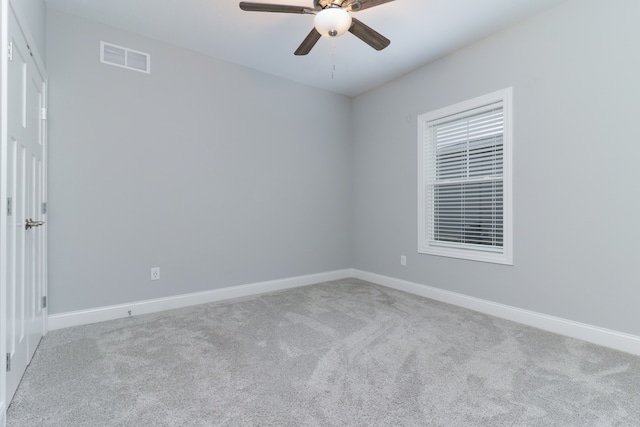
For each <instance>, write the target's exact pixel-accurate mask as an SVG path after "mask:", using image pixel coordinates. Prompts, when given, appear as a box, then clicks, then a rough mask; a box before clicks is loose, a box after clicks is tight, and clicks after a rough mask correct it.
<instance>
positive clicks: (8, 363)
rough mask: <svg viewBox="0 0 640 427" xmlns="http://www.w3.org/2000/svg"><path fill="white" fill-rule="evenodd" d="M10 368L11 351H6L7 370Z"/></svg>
mask: <svg viewBox="0 0 640 427" xmlns="http://www.w3.org/2000/svg"><path fill="white" fill-rule="evenodd" d="M10 370H11V353H7V372H9V371H10Z"/></svg>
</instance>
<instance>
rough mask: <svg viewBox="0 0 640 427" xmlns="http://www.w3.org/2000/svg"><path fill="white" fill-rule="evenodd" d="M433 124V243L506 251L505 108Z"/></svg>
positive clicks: (430, 209)
mask: <svg viewBox="0 0 640 427" xmlns="http://www.w3.org/2000/svg"><path fill="white" fill-rule="evenodd" d="M486 108H488V111H477V110H476V111H473V112H472V113H471V114H469V115H465V116H463V117H460V118H454V119H450V120H445V121H442V122H439V123H438V122H434V123H430V124H428V128H427V129H428V131H427V135H425V136H426V139H427V144H425V147H426V148H427V150H429V153H428V155H427V159H429V161H428V162H426V164H425V166H426V168H427V171H426V174H425V176H426V178H427V182H426V183H427V185H426V187H425V190H426V191H427V197H426V201H427V209H428V212H429V217H430V218H431V221H430V223H429V224H427V231H428V233H429V236H428V238H429V240H431V241H433V242H440V243H447V244H460V243H461V244H469V245H476V246H478V247H477V248H476V249H479V250H494V249H496V248H501V247H502V240H503V239H502V236H503V227H502V200H503V197H502V194H503V191H502V131H503V119H502V106H501V105H492V106H489V107H485V109H486Z"/></svg>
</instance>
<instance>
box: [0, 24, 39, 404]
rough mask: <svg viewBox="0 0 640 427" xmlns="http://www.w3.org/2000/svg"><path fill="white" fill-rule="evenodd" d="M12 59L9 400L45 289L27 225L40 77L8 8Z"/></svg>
mask: <svg viewBox="0 0 640 427" xmlns="http://www.w3.org/2000/svg"><path fill="white" fill-rule="evenodd" d="M8 20H9V25H8V32H9V41H10V43H12V48H13V58H12V60H11V61H9V63H8V73H7V79H8V89H7V102H8V108H7V133H8V138H7V140H8V147H7V148H8V150H7V153H8V156H7V162H8V167H7V174H8V176H7V184H8V188H7V193H8V194H7V196H8V197H9V198H11V200H12V206H13V209H12V212H11V215H10V216H8V217H7V241H6V242H7V243H6V244H7V290H6V296H7V300H6V301H7V305H6V313H7V330H6V351H7V353H8V354H9V357H10V362H11V369H10V370H8V371H7V381H6V398H7V400H8V401H9V402H10V401H11V398H12V397H13V395H14V393H15V391H16V388H17V387H18V384H19V383H20V379H21V378H22V375H23V373H24V371H25V369H26V367H27V365H28V364H29V362H30V361H31V357H33V353H34V352H35V349H36V347H37V345H38V343H39V341H40V339H41V338H42V335H43V334H44V330H45V310H44V309H43V307H42V297H43V296H44V295H45V292H46V288H45V286H46V278H45V276H44V272H45V263H46V247H45V243H46V242H45V239H46V234H45V228H44V227H45V226H40V227H34V228H30V229H27V228H26V221H27V219H30V220H34V221H45V218H44V217H45V215H44V214H43V213H42V209H41V206H42V202H43V201H44V194H45V190H46V182H45V179H46V157H45V145H44V144H45V142H46V139H45V138H44V136H45V134H44V125H43V121H42V116H41V114H42V113H41V111H42V108H43V107H44V88H45V86H44V78H43V77H42V75H41V74H40V72H39V71H38V69H37V67H36V65H35V62H34V60H33V57H32V53H31V52H30V51H29V48H28V45H27V42H26V40H25V37H24V35H23V33H22V31H21V29H20V27H19V25H18V23H17V20H16V18H15V16H14V15H13V13H10V14H9V16H8Z"/></svg>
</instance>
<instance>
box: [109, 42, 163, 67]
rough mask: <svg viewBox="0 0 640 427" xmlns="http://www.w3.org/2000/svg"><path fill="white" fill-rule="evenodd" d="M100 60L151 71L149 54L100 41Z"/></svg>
mask: <svg viewBox="0 0 640 427" xmlns="http://www.w3.org/2000/svg"><path fill="white" fill-rule="evenodd" d="M100 62H102V63H103V64H109V65H115V66H116V67H122V68H126V69H128V70H134V71H140V72H142V73H147V74H150V73H151V56H150V55H149V54H148V53H144V52H138V51H137V50H133V49H129V48H126V47H122V46H117V45H115V44H111V43H107V42H103V41H101V42H100Z"/></svg>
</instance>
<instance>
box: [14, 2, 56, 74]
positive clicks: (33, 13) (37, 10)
mask: <svg viewBox="0 0 640 427" xmlns="http://www.w3.org/2000/svg"><path fill="white" fill-rule="evenodd" d="M10 3H11V5H13V7H14V8H15V10H16V13H17V14H18V16H19V18H20V19H22V20H23V22H22V23H23V24H24V25H26V27H27V29H28V31H29V34H30V35H31V37H33V41H34V42H35V44H36V49H37V51H38V54H39V55H40V57H41V59H42V60H43V61H44V60H45V59H46V57H47V45H46V39H45V36H46V20H47V18H46V16H47V6H46V5H45V3H44V0H10Z"/></svg>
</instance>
